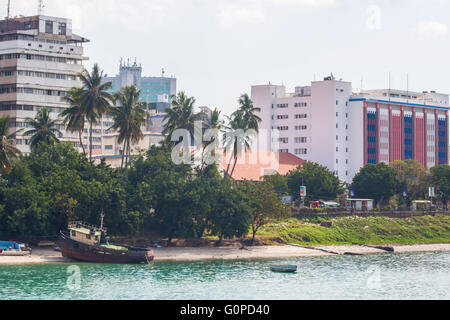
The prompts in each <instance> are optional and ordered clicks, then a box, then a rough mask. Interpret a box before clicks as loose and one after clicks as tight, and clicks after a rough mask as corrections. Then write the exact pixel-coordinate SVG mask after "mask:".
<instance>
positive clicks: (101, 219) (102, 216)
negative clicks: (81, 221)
mask: <svg viewBox="0 0 450 320" xmlns="http://www.w3.org/2000/svg"><path fill="white" fill-rule="evenodd" d="M104 217H105V213H104V212H103V209H102V213H101V215H100V230H102V231H103V218H104Z"/></svg>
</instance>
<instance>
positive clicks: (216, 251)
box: [0, 243, 450, 266]
mask: <svg viewBox="0 0 450 320" xmlns="http://www.w3.org/2000/svg"><path fill="white" fill-rule="evenodd" d="M389 247H392V248H393V249H394V252H393V253H408V252H439V251H440V252H443V251H450V243H438V244H414V245H391V246H389ZM153 252H154V255H155V259H154V261H166V262H169V261H172V262H193V261H212V260H218V261H220V260H222V261H223V260H227V261H231V260H252V259H287V258H301V257H320V256H333V255H369V254H380V253H389V252H387V251H385V250H382V249H379V248H374V247H371V246H370V247H369V246H365V245H317V246H299V245H284V246H260V247H246V248H244V249H241V248H239V247H196V248H194V247H173V248H160V249H159V248H158V249H153ZM54 263H74V261H73V260H70V259H67V258H64V257H63V256H62V255H61V253H60V252H58V251H55V250H53V249H35V250H33V251H32V254H31V255H30V256H25V257H18V256H0V266H5V265H36V264H54Z"/></svg>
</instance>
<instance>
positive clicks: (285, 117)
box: [277, 114, 289, 120]
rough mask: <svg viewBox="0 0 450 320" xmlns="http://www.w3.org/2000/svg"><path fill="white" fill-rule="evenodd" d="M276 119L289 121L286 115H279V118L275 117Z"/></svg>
mask: <svg viewBox="0 0 450 320" xmlns="http://www.w3.org/2000/svg"><path fill="white" fill-rule="evenodd" d="M277 119H278V120H284V119H289V115H287V114H283V115H279V116H277Z"/></svg>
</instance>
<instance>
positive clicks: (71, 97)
mask: <svg viewBox="0 0 450 320" xmlns="http://www.w3.org/2000/svg"><path fill="white" fill-rule="evenodd" d="M82 92H83V89H81V88H72V89H70V90H69V91H68V92H67V96H65V97H63V101H65V102H67V103H69V104H70V108H67V109H65V110H64V111H63V112H62V113H61V114H60V116H62V117H63V118H64V122H63V123H64V124H65V125H66V130H67V131H69V132H71V133H74V132H78V136H79V139H80V145H81V148H82V149H83V154H85V155H86V150H85V149H84V145H83V139H82V135H83V131H84V124H85V122H86V116H85V114H84V113H83V110H82V106H81V95H82Z"/></svg>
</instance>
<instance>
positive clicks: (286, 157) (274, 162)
mask: <svg viewBox="0 0 450 320" xmlns="http://www.w3.org/2000/svg"><path fill="white" fill-rule="evenodd" d="M229 160H230V156H229V155H227V154H226V153H224V155H223V161H222V163H221V164H220V169H221V170H223V171H226V170H227V167H228V162H229ZM304 162H305V160H302V159H300V158H299V157H297V156H295V155H293V154H291V153H280V152H246V153H245V156H244V153H243V154H242V156H241V157H240V158H239V159H238V162H237V164H236V168H235V170H234V172H233V176H232V178H233V179H235V180H238V181H242V180H250V181H262V178H263V177H264V176H266V175H273V174H277V173H278V174H281V175H285V174H287V173H289V172H290V171H292V170H295V169H296V168H298V167H299V166H301V165H303V163H304ZM233 165H234V160H232V163H231V166H230V171H231V170H232V167H233Z"/></svg>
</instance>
